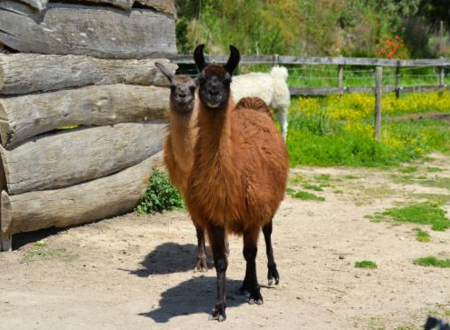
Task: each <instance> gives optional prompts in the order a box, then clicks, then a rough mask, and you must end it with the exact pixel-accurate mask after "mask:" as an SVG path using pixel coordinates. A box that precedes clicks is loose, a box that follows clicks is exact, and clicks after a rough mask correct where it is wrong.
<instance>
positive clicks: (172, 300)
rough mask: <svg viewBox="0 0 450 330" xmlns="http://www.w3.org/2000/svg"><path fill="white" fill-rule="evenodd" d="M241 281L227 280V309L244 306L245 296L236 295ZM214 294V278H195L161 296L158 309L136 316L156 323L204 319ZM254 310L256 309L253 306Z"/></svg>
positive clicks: (212, 303) (213, 299) (212, 301)
mask: <svg viewBox="0 0 450 330" xmlns="http://www.w3.org/2000/svg"><path fill="white" fill-rule="evenodd" d="M241 284H242V281H236V280H230V279H227V308H228V309H229V308H233V307H237V306H239V305H242V304H246V303H247V302H246V298H245V296H242V295H239V294H237V291H238V288H239V287H240V285H241ZM215 292H216V277H215V276H214V277H197V278H193V279H190V280H188V281H185V282H183V283H180V284H179V285H177V286H176V287H173V288H170V289H168V290H167V291H165V292H163V293H162V294H161V297H162V298H161V300H160V301H159V308H158V309H155V310H152V311H149V312H146V313H140V314H138V315H141V316H145V317H149V318H151V319H153V320H154V321H155V322H157V323H166V322H168V321H169V320H170V319H171V318H174V317H177V316H182V315H191V314H198V313H202V314H205V318H207V317H208V315H209V313H210V312H211V310H212V308H213V306H214V302H215V296H216V294H215ZM255 308H258V307H257V306H256V305H255Z"/></svg>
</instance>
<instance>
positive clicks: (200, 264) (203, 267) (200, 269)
mask: <svg viewBox="0 0 450 330" xmlns="http://www.w3.org/2000/svg"><path fill="white" fill-rule="evenodd" d="M207 271H208V262H207V261H206V258H205V259H200V258H199V259H197V265H196V266H195V269H194V272H196V273H206V272H207Z"/></svg>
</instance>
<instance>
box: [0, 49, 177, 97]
mask: <svg viewBox="0 0 450 330" xmlns="http://www.w3.org/2000/svg"><path fill="white" fill-rule="evenodd" d="M155 62H161V63H162V64H164V65H165V66H166V67H167V68H169V70H171V71H175V69H176V67H177V66H176V65H175V64H171V63H168V60H166V59H162V58H160V59H141V60H136V59H133V60H106V59H99V58H95V57H91V56H80V55H65V56H61V55H39V54H9V55H1V54H0V94H7V95H12V94H25V93H30V92H36V91H49V90H57V89H62V88H68V87H82V86H86V85H109V84H117V83H126V84H138V85H156V86H167V85H168V81H167V78H166V77H164V76H163V74H162V73H161V72H160V71H159V70H158V69H157V68H156V66H155Z"/></svg>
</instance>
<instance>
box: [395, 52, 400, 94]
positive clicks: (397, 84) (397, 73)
mask: <svg viewBox="0 0 450 330" xmlns="http://www.w3.org/2000/svg"><path fill="white" fill-rule="evenodd" d="M395 97H396V98H397V99H399V98H400V60H398V61H397V67H396V68H395Z"/></svg>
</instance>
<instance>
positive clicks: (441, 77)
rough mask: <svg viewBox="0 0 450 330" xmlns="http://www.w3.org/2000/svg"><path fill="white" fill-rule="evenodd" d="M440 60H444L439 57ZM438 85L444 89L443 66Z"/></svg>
mask: <svg viewBox="0 0 450 330" xmlns="http://www.w3.org/2000/svg"><path fill="white" fill-rule="evenodd" d="M441 59H442V60H444V59H443V58H442V57H441ZM439 85H440V86H441V87H445V66H441V75H440V79H439Z"/></svg>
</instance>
